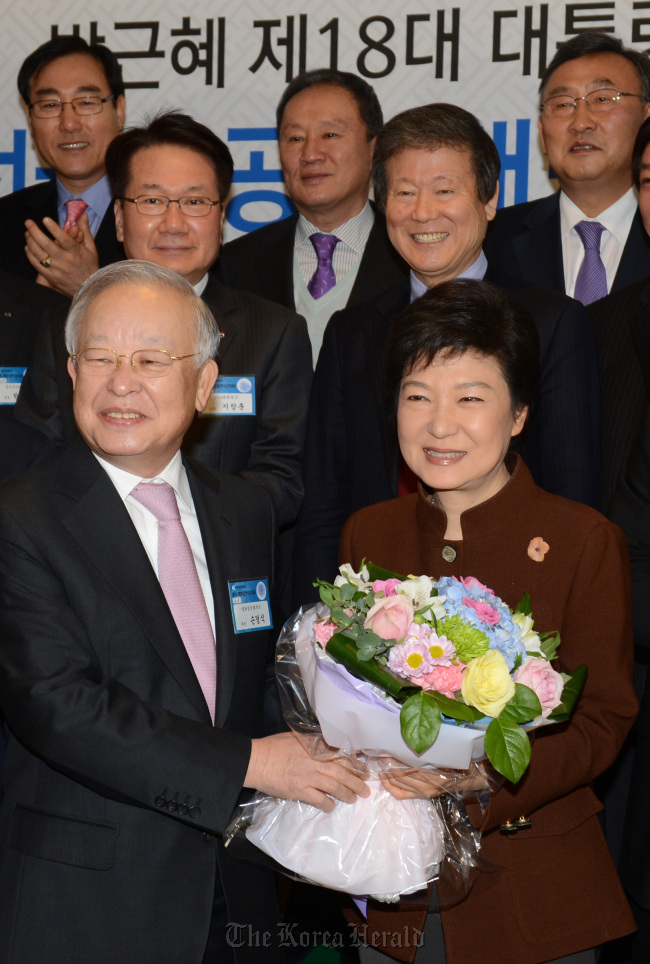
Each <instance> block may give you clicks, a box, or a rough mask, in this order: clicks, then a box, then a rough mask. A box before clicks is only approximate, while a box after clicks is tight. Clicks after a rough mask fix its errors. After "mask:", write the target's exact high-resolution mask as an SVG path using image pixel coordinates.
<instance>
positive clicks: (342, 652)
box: [325, 631, 420, 703]
mask: <svg viewBox="0 0 650 964" xmlns="http://www.w3.org/2000/svg"><path fill="white" fill-rule="evenodd" d="M346 632H347V631H346ZM325 648H326V649H327V652H328V653H329V654H330V656H331V657H332V658H333V659H335V660H336V661H337V663H342V664H343V665H344V666H345V667H346V669H348V670H349V671H350V672H351V673H352V675H353V676H357V677H358V678H359V679H365V680H368V682H370V683H374V684H375V686H379V687H380V689H382V690H384V691H385V692H386V693H389V694H390V696H392V697H393V698H394V699H396V700H397V701H398V702H400V703H403V702H404V701H405V700H406V699H407V698H408V697H409V696H411V694H412V693H418V692H420V687H419V686H413V684H412V683H411V681H410V680H407V679H403V678H402V677H401V676H397V675H396V674H395V673H393V672H391V670H389V669H388V668H387V667H385V666H380V665H379V664H378V663H376V662H375V661H374V660H370V661H369V662H364V661H363V660H360V659H359V654H358V652H357V644H356V642H353V641H352V640H351V639H348V638H347V636H346V635H345V634H344V633H335V635H334V636H332V638H331V639H330V641H329V642H328V644H327V646H326V647H325Z"/></svg>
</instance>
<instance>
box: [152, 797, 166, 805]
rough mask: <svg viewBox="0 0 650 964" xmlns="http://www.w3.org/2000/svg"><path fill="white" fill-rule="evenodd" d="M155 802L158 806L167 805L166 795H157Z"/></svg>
mask: <svg viewBox="0 0 650 964" xmlns="http://www.w3.org/2000/svg"><path fill="white" fill-rule="evenodd" d="M154 803H155V804H156V806H157V807H164V806H166V804H167V801H166V800H165V798H164V797H156V799H155V800H154Z"/></svg>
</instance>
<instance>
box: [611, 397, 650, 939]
mask: <svg viewBox="0 0 650 964" xmlns="http://www.w3.org/2000/svg"><path fill="white" fill-rule="evenodd" d="M608 514H609V516H610V518H611V519H612V520H613V521H614V522H616V523H617V524H618V525H620V526H621V528H622V529H623V532H624V533H625V538H626V539H627V544H628V548H629V550H630V560H631V562H632V580H633V585H634V605H633V612H634V642H635V643H636V645H637V646H639V647H644V648H645V649H647V648H649V647H650V618H649V615H648V614H649V613H650V409H646V412H645V414H644V417H643V419H642V424H641V429H640V432H639V434H638V436H637V438H636V440H635V444H634V446H633V447H632V449H631V452H630V457H629V461H628V463H627V469H626V471H625V474H624V476H623V480H622V482H621V484H620V485H619V487H618V489H617V492H616V495H615V496H614V499H613V501H612V503H611V505H610V508H609V513H608ZM649 794H650V673H647V672H646V675H645V692H644V694H643V698H642V700H641V711H640V713H639V718H638V720H637V723H636V743H635V751H634V766H633V771H632V781H631V784H630V794H629V797H628V808H627V814H626V820H625V834H624V837H623V846H622V852H621V860H620V864H619V871H620V874H621V879H622V881H623V883H624V884H625V886H626V888H627V890H628V891H629V893H630V894H631V895H632V897H633V898H634V900H635V901H636V902H637V903H638V904H641V906H642V907H643V908H645V911H646V915H647V912H648V911H650V821H649V820H648V795H649ZM647 939H648V935H647V928H646V933H645V936H644V940H647Z"/></svg>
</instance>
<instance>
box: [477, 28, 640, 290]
mask: <svg viewBox="0 0 650 964" xmlns="http://www.w3.org/2000/svg"><path fill="white" fill-rule="evenodd" d="M539 93H540V117H539V133H540V137H541V140H542V146H543V148H544V153H545V154H546V155H547V157H548V160H549V165H550V167H551V168H552V170H553V173H554V175H555V176H556V177H557V179H558V181H559V184H560V191H559V192H557V193H556V194H552V195H551V196H550V197H545V198H541V199H540V200H537V201H528V202H526V203H524V204H515V205H514V206H513V207H509V208H504V209H503V210H501V211H499V212H498V214H497V216H496V218H495V219H494V222H493V224H492V225H491V227H490V230H489V231H488V233H487V237H486V239H485V252H486V254H487V256H488V258H489V259H490V262H493V263H494V264H498V265H499V266H500V267H502V268H503V269H504V270H506V271H510V272H511V273H512V274H516V275H517V276H518V277H521V278H523V279H525V280H526V281H529V282H531V283H534V284H541V285H543V286H544V287H546V288H552V289H553V290H554V291H562V292H566V294H568V295H570V296H571V297H575V298H578V299H579V300H580V301H582V303H583V304H590V303H591V302H592V301H595V300H597V299H598V298H602V297H604V296H605V295H606V294H608V292H612V291H620V290H621V289H622V288H625V287H626V285H630V284H633V283H634V282H636V281H638V280H640V279H642V278H648V277H650V242H649V241H648V238H647V236H646V233H645V231H644V230H643V225H642V223H641V218H640V216H639V213H638V210H637V202H636V196H635V193H634V190H633V186H632V165H631V159H632V145H633V144H634V138H635V136H636V133H637V131H638V130H639V126H640V124H641V123H642V121H643V119H644V118H645V117H647V116H648V112H650V60H649V59H648V56H647V54H646V53H641V51H637V50H631V49H628V48H626V47H624V46H623V44H622V43H621V41H620V40H619V39H618V38H617V37H613V36H611V34H603V33H596V32H593V31H587V32H585V33H579V34H577V36H575V37H572V38H571V39H570V40H567V41H566V43H563V44H561V45H560V46H559V48H558V50H557V52H556V54H555V56H554V57H553V59H552V61H551V62H550V64H549V65H548V67H547V68H546V71H545V73H544V76H543V77H542V80H541V83H540V87H539ZM592 262H593V267H592Z"/></svg>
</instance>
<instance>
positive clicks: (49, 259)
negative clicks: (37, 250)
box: [41, 254, 52, 268]
mask: <svg viewBox="0 0 650 964" xmlns="http://www.w3.org/2000/svg"><path fill="white" fill-rule="evenodd" d="M41 264H42V265H43V267H44V268H51V267H52V255H51V254H48V256H47V258H43V260H42V261H41Z"/></svg>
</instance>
